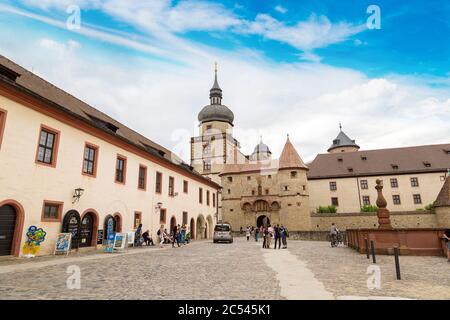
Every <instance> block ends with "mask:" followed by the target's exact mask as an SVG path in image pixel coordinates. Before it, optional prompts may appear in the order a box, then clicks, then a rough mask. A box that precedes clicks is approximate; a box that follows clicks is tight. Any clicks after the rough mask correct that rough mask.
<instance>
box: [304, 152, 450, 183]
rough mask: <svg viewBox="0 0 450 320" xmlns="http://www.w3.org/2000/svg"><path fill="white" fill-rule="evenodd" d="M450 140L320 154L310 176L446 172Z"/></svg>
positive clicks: (313, 164)
mask: <svg viewBox="0 0 450 320" xmlns="http://www.w3.org/2000/svg"><path fill="white" fill-rule="evenodd" d="M448 168H450V144H437V145H425V146H415V147H403V148H392V149H379V150H365V151H355V152H341V153H328V154H319V155H317V156H316V158H315V159H314V160H313V161H312V162H311V163H310V164H309V172H308V179H324V178H334V177H354V176H370V175H390V174H405V173H425V172H440V171H442V172H445V171H447V169H448Z"/></svg>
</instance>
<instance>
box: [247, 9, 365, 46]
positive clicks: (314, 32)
mask: <svg viewBox="0 0 450 320" xmlns="http://www.w3.org/2000/svg"><path fill="white" fill-rule="evenodd" d="M365 29H366V27H365V25H359V26H355V25H353V24H350V23H347V22H339V23H331V22H330V20H329V19H328V18H327V17H326V16H316V15H314V14H313V15H311V16H310V17H309V19H308V20H306V21H300V22H298V23H297V24H296V25H293V26H288V25H286V24H284V23H283V22H281V21H279V20H277V19H275V18H273V17H271V16H270V15H267V14H258V15H257V16H256V19H255V21H253V22H250V23H248V24H247V25H246V26H245V28H241V29H240V31H241V32H242V33H249V34H259V35H261V36H263V37H264V38H266V39H270V40H277V41H281V42H285V43H288V44H290V45H291V46H293V47H295V48H297V49H300V50H302V51H306V52H310V51H312V50H314V49H317V48H324V47H326V46H329V45H330V44H334V43H339V42H342V41H345V40H347V39H348V38H349V37H350V36H352V35H355V34H357V33H360V32H362V31H364V30H365Z"/></svg>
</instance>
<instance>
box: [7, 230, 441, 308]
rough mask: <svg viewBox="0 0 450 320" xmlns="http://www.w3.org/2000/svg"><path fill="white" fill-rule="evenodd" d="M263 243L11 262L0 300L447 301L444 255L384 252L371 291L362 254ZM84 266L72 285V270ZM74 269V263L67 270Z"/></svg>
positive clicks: (240, 240)
mask: <svg viewBox="0 0 450 320" xmlns="http://www.w3.org/2000/svg"><path fill="white" fill-rule="evenodd" d="M261 245H262V243H261V242H259V243H257V244H256V243H255V242H254V241H249V242H247V241H245V240H244V239H243V238H237V239H235V242H234V243H233V244H213V243H212V241H197V242H193V243H191V244H189V245H187V246H183V247H181V248H175V249H172V248H171V247H170V245H169V246H167V247H166V248H164V249H158V248H149V249H147V248H140V249H130V250H128V251H126V252H124V253H119V254H106V253H91V254H83V255H82V256H77V257H74V256H72V257H71V256H69V257H43V258H40V259H39V258H38V259H36V260H33V261H29V260H23V259H21V260H11V261H7V262H5V261H3V263H2V264H1V265H0V299H261V300H271V299H393V298H394V299H400V298H402V299H403V298H413V299H415V298H417V299H427V298H430V299H450V264H449V263H447V262H446V259H444V258H439V257H400V262H401V266H402V279H403V280H401V281H397V280H395V270H394V268H393V261H392V260H393V258H392V257H389V256H379V257H378V259H377V260H378V261H377V262H378V263H377V266H378V267H379V268H380V270H381V278H380V280H381V282H380V288H379V289H372V290H371V289H369V288H368V286H367V280H368V277H369V275H368V274H367V267H368V266H370V265H371V263H370V261H368V260H367V259H366V257H365V255H360V254H358V253H356V252H355V251H353V250H351V249H348V248H344V247H339V248H330V247H329V244H328V243H325V242H314V241H290V242H289V249H288V250H274V249H262V248H261V247H260V246H261ZM74 265H75V266H77V267H79V270H80V271H81V278H80V279H81V287H80V289H68V288H67V280H68V278H69V277H70V276H71V273H68V267H70V266H74ZM69 271H70V268H69Z"/></svg>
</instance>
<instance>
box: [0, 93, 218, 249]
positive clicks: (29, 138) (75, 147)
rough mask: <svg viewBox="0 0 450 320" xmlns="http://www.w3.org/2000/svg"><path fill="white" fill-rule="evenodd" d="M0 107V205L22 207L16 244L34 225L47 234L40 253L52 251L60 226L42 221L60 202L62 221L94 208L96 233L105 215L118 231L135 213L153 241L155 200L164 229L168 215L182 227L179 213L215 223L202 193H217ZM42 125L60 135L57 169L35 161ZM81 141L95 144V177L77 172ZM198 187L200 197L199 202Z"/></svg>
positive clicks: (0, 103) (15, 107) (20, 110)
mask: <svg viewBox="0 0 450 320" xmlns="http://www.w3.org/2000/svg"><path fill="white" fill-rule="evenodd" d="M0 108H2V109H5V110H7V112H8V113H7V118H6V126H5V131H4V135H3V141H2V145H1V149H0V201H3V200H6V199H13V200H16V201H18V202H19V203H20V204H21V205H22V206H23V207H24V210H25V221H24V228H23V236H22V242H21V246H22V245H23V242H24V240H25V233H26V230H27V229H28V227H29V226H30V225H36V226H38V227H42V228H43V229H44V230H45V231H46V232H47V239H46V241H45V242H44V243H43V245H42V249H41V254H44V253H49V252H52V251H53V247H54V241H55V237H56V234H57V233H59V232H61V226H62V222H41V212H42V206H43V201H44V200H53V201H62V202H64V206H63V216H62V218H63V217H64V214H65V213H66V212H67V211H69V210H71V209H74V210H77V211H78V212H79V213H80V215H81V214H82V213H83V212H84V211H85V210H87V209H90V208H92V209H95V210H96V211H97V212H98V213H99V228H100V229H103V224H104V218H105V217H106V216H107V215H109V214H114V213H116V212H119V213H120V214H121V216H122V219H123V221H122V231H123V232H127V231H131V230H132V229H133V221H134V213H135V211H140V212H142V223H143V228H144V230H145V229H149V230H150V232H151V234H152V235H153V237H154V238H156V230H157V229H158V226H159V212H156V211H155V205H156V203H157V202H162V203H163V205H162V207H163V208H165V209H167V219H166V224H167V225H169V224H170V217H171V216H172V215H173V216H175V217H176V220H177V223H180V224H181V222H182V212H183V211H186V212H188V225H189V221H190V219H191V218H192V217H193V218H194V219H195V221H197V216H198V215H200V214H201V215H203V216H204V217H205V219H206V218H207V217H208V216H211V217H212V220H213V221H214V222H215V211H216V209H215V208H213V207H212V201H211V202H210V206H207V205H206V190H210V193H211V195H212V194H213V193H216V190H215V189H214V188H212V187H209V186H207V185H205V184H203V183H200V182H198V181H196V180H194V179H192V178H190V177H186V176H184V175H182V174H180V173H177V172H175V171H172V170H170V169H167V168H165V167H163V166H161V165H158V164H156V163H154V162H151V161H149V160H147V159H144V158H142V157H140V156H138V155H135V154H134V153H130V152H128V151H126V150H124V149H121V148H119V147H117V146H115V145H113V144H111V143H108V142H106V141H103V140H101V139H98V138H96V137H95V136H93V135H90V134H88V133H86V132H83V131H81V130H78V129H76V128H74V127H71V126H69V125H66V124H64V123H63V122H61V121H59V120H56V119H54V118H51V117H48V116H46V115H44V114H41V113H39V112H37V111H34V110H32V109H30V108H28V107H24V106H22V105H20V104H18V103H16V102H14V101H11V100H9V99H7V98H5V97H2V96H0ZM41 124H44V125H46V126H49V127H51V128H54V129H57V130H59V131H60V132H61V133H60V141H59V150H58V158H57V166H56V168H52V167H47V166H43V165H39V164H36V163H35V156H36V149H37V142H38V135H39V130H40V125H41ZM85 142H90V143H92V144H95V145H97V146H99V152H98V166H97V176H96V178H92V177H87V176H84V175H82V174H81V172H82V161H83V151H84V147H85ZM117 154H121V155H124V156H126V157H127V174H126V184H125V185H121V184H117V183H115V182H114V174H115V165H116V156H117ZM139 164H143V165H145V166H147V174H148V177H147V190H146V191H141V190H138V188H137V184H138V170H139ZM156 171H160V172H162V173H163V183H162V194H161V195H158V194H155V174H156ZM169 176H173V177H174V178H175V192H178V196H176V197H169V196H168V180H169ZM183 180H187V181H189V193H188V194H185V193H183ZM78 187H80V188H83V189H85V192H84V195H83V196H82V197H81V199H80V201H79V202H77V203H75V204H72V195H73V190H74V189H75V188H78ZM199 187H202V188H203V191H204V193H205V195H204V201H203V204H200V203H199V201H198V190H199ZM168 228H169V226H168Z"/></svg>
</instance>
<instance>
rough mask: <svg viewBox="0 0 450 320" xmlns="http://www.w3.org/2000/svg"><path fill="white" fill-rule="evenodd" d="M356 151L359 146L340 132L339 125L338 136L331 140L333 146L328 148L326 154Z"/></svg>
mask: <svg viewBox="0 0 450 320" xmlns="http://www.w3.org/2000/svg"><path fill="white" fill-rule="evenodd" d="M358 150H359V146H358V145H357V144H356V143H355V140H352V139H350V138H349V137H348V136H347V135H346V134H345V133H344V131H342V125H341V124H340V123H339V134H338V135H337V137H336V139H334V140H333V144H332V145H331V146H330V147H329V148H328V152H329V153H338V152H354V151H358Z"/></svg>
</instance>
